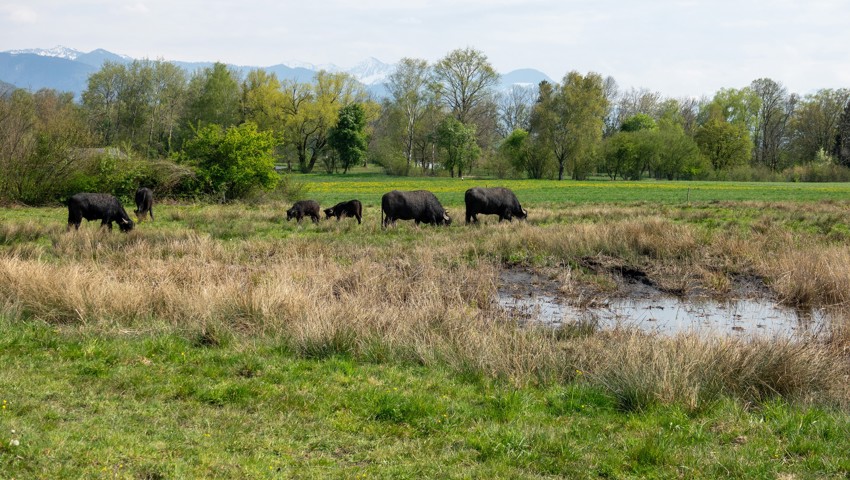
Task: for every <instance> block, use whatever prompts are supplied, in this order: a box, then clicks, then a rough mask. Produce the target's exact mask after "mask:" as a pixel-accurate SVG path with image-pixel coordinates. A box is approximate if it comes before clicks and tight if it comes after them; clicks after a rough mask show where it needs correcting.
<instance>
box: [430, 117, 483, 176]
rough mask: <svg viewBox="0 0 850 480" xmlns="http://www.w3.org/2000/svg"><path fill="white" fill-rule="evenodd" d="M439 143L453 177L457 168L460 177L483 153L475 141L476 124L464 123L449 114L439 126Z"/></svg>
mask: <svg viewBox="0 0 850 480" xmlns="http://www.w3.org/2000/svg"><path fill="white" fill-rule="evenodd" d="M437 145H438V146H439V147H440V148H441V149H442V150H443V152H444V153H445V157H444V161H443V166H444V167H445V168H446V169H448V170H449V173H450V174H451V176H452V177H454V176H455V172H454V171H455V168H457V175H458V177H463V171H464V170H465V169H466V168H467V166H469V165H471V164H472V162H473V161H474V160H475V158H477V157H478V155H480V154H481V149H480V148H479V147H478V144H477V143H476V141H475V126H474V125H464V124H463V123H462V122H461V121H460V120H458V119H456V118H454V117H452V116H447V117H445V118H444V119H443V121H442V122H440V125H439V126H438V127H437Z"/></svg>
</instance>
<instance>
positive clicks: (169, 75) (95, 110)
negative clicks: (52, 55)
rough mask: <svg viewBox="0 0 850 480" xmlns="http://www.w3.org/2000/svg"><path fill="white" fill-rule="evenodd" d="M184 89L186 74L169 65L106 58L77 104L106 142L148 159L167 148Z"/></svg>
mask: <svg viewBox="0 0 850 480" xmlns="http://www.w3.org/2000/svg"><path fill="white" fill-rule="evenodd" d="M186 93H187V84H186V75H185V73H184V71H183V70H182V69H180V68H179V67H177V66H175V65H174V64H171V63H168V62H164V61H150V60H134V61H133V62H132V63H130V64H127V65H124V64H118V63H111V62H106V63H105V64H104V65H103V67H102V68H101V69H100V70H99V71H97V72H95V73H94V74H92V75H91V76H90V77H89V80H88V86H87V88H86V90H85V91H84V92H83V95H82V100H83V102H82V103H83V106H84V107H85V110H86V112H87V113H88V117H89V120H90V123H91V125H92V128H93V130H94V131H95V132H97V133H98V134H100V136H101V137H102V139H103V141H104V144H105V145H108V146H117V145H121V146H124V145H129V146H131V147H132V148H134V149H136V150H138V151H140V152H143V153H144V154H145V155H146V156H149V157H153V156H156V155H163V154H167V153H169V152H171V151H172V149H173V146H172V140H173V139H174V136H175V132H176V130H177V129H178V127H179V125H180V122H181V120H182V118H183V114H184V106H185V99H186Z"/></svg>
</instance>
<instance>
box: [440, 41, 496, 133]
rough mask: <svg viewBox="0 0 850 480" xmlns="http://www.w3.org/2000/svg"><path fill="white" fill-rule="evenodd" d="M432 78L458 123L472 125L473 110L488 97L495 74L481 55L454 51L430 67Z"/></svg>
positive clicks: (474, 111) (475, 111)
mask: <svg viewBox="0 0 850 480" xmlns="http://www.w3.org/2000/svg"><path fill="white" fill-rule="evenodd" d="M434 77H435V78H436V80H437V82H438V88H439V93H440V95H441V98H442V100H443V101H444V102H445V104H446V106H447V107H448V108H449V110H450V111H451V112H452V114H453V115H454V116H455V118H456V119H458V120H459V121H460V122H461V123H466V124H468V123H470V122H475V121H476V120H477V119H476V118H475V116H476V113H478V112H477V110H478V109H479V107H481V106H482V105H483V104H484V102H485V101H486V100H489V98H490V96H491V95H492V91H491V90H492V88H493V87H495V86H496V85H497V84H498V83H499V78H500V77H499V74H498V73H496V70H495V69H494V68H493V66H492V65H490V62H489V61H488V60H487V56H486V55H484V53H482V52H480V51H478V50H475V49H473V48H465V49H462V50H461V49H457V50H453V51H451V52H449V53H448V55H446V56H445V57H443V59H442V60H440V61H439V62H437V64H436V65H434Z"/></svg>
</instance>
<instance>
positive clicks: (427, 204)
mask: <svg viewBox="0 0 850 480" xmlns="http://www.w3.org/2000/svg"><path fill="white" fill-rule="evenodd" d="M384 215H386V218H384ZM396 220H413V221H414V222H416V224H417V225H419V222H422V223H427V224H432V225H451V224H452V219H451V217H449V215H448V214H447V213H446V210H445V209H444V208H443V206H442V205H441V204H440V201H439V200H437V197H435V196H434V194H433V193H431V192H429V191H427V190H415V191H412V192H401V191H398V190H393V191H392V192H387V193H385V194H384V196H383V197H381V226H382V227H383V228H386V226H387V225H389V224H393V225H395V221H396Z"/></svg>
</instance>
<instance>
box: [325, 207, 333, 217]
mask: <svg viewBox="0 0 850 480" xmlns="http://www.w3.org/2000/svg"><path fill="white" fill-rule="evenodd" d="M324 212H325V218H326V219H328V218H331V217H333V216H334V209H333V208H326V209H325V210H324Z"/></svg>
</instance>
